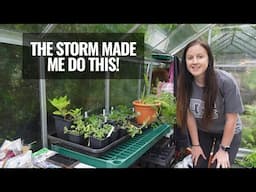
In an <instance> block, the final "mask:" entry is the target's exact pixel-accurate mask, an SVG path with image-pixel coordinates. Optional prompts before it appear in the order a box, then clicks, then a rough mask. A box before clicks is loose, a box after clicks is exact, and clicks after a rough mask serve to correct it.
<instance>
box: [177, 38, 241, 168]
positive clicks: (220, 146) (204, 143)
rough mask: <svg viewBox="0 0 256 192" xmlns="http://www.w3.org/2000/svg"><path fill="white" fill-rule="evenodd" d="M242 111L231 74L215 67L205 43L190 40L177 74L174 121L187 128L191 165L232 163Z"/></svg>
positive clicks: (204, 165)
mask: <svg viewBox="0 0 256 192" xmlns="http://www.w3.org/2000/svg"><path fill="white" fill-rule="evenodd" d="M242 112H243V104H242V100H241V96H240V92H239V88H238V86H237V84H236V81H235V80H234V78H233V77H232V76H231V75H230V74H229V73H227V72H225V71H222V70H217V69H216V70H215V69H214V59H213V55H212V52H211V50H210V47H209V46H208V45H207V44H205V43H204V42H201V41H199V40H195V41H192V42H190V43H189V44H188V45H187V46H186V47H185V49H184V53H183V56H182V63H181V66H180V74H179V77H178V89H177V124H178V125H179V126H180V127H181V128H187V129H188V132H189V136H190V140H191V154H192V161H193V165H194V167H197V168H207V167H216V168H220V167H221V168H230V167H231V165H232V163H233V162H234V160H235V157H236V154H237V152H238V148H239V145H240V141H241V129H242V124H241V120H240V117H239V113H242Z"/></svg>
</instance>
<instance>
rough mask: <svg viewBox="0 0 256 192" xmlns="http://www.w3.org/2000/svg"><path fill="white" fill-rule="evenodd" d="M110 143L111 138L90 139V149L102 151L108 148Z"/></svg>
mask: <svg viewBox="0 0 256 192" xmlns="http://www.w3.org/2000/svg"><path fill="white" fill-rule="evenodd" d="M109 142H110V138H109V137H106V138H104V139H97V138H95V137H90V147H91V148H93V149H100V148H103V147H106V146H107V145H108V144H109Z"/></svg>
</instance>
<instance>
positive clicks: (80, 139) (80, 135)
mask: <svg viewBox="0 0 256 192" xmlns="http://www.w3.org/2000/svg"><path fill="white" fill-rule="evenodd" d="M70 114H71V116H72V117H73V123H72V125H71V126H70V128H67V127H66V126H65V127H64V134H67V135H68V137H67V138H68V140H69V141H71V142H74V143H77V144H82V145H85V144H86V140H87V139H88V137H89V135H88V134H85V132H86V130H87V129H86V126H85V123H84V121H83V115H82V109H81V108H76V109H72V110H70ZM87 143H88V142H87Z"/></svg>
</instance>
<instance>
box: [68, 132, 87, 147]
mask: <svg viewBox="0 0 256 192" xmlns="http://www.w3.org/2000/svg"><path fill="white" fill-rule="evenodd" d="M67 135H68V140H69V141H71V142H72V143H76V144H80V145H85V144H86V140H85V139H84V137H83V135H73V134H67Z"/></svg>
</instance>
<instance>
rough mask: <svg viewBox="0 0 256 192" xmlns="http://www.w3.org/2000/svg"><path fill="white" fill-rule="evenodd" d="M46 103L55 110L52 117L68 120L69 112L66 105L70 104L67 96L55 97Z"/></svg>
mask: <svg viewBox="0 0 256 192" xmlns="http://www.w3.org/2000/svg"><path fill="white" fill-rule="evenodd" d="M48 101H49V102H50V103H51V104H52V105H53V106H54V107H55V108H56V109H57V110H56V111H54V112H53V114H54V115H60V116H62V117H64V119H65V118H68V116H69V115H70V111H69V110H68V105H69V104H70V100H69V99H68V98H67V96H66V95H65V96H63V97H62V96H60V97H55V98H53V99H48Z"/></svg>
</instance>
